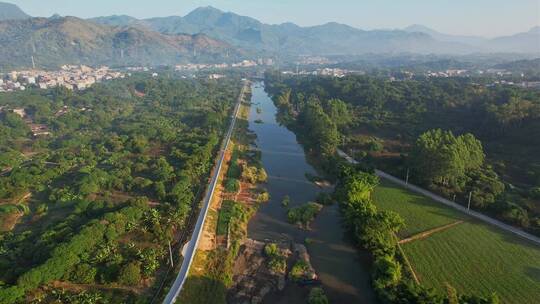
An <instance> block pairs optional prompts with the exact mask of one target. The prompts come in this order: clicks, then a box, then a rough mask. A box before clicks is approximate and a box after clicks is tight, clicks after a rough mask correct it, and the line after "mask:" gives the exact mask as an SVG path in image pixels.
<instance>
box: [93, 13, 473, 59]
mask: <svg viewBox="0 0 540 304" xmlns="http://www.w3.org/2000/svg"><path fill="white" fill-rule="evenodd" d="M92 21H94V22H97V23H101V24H116V25H120V24H121V25H130V24H133V23H136V24H137V25H139V26H144V27H148V28H151V29H153V30H156V31H159V32H161V33H169V34H170V33H187V34H195V33H204V34H206V35H208V36H210V37H212V38H215V39H220V40H224V41H227V42H228V43H230V44H233V45H236V46H238V47H242V48H246V49H250V50H257V51H267V52H279V53H285V54H293V55H299V54H302V55H303V54H316V55H350V54H366V53H381V52H382V53H402V52H411V53H422V54H427V53H466V52H470V48H469V47H468V46H464V45H462V44H459V43H452V42H446V41H437V40H435V39H433V38H432V37H431V36H430V35H427V34H425V33H418V32H412V33H411V32H406V31H402V30H373V31H363V30H360V29H357V28H353V27H350V26H348V25H344V24H339V23H327V24H324V25H319V26H312V27H301V26H298V25H296V24H293V23H283V24H279V25H270V24H264V23H262V22H260V21H258V20H256V19H253V18H250V17H245V16H240V15H237V14H234V13H231V12H223V11H221V10H218V9H216V8H213V7H201V8H198V9H196V10H194V11H193V12H191V13H189V14H188V15H186V16H184V17H178V16H173V17H163V18H151V19H145V20H138V21H137V20H133V18H131V17H129V18H126V17H119V16H111V17H100V18H95V19H92Z"/></svg>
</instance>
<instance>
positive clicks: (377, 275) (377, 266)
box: [373, 256, 401, 290]
mask: <svg viewBox="0 0 540 304" xmlns="http://www.w3.org/2000/svg"><path fill="white" fill-rule="evenodd" d="M373 268H374V271H373V278H374V279H375V282H374V285H375V288H377V289H379V290H381V289H386V288H388V287H392V286H395V285H397V284H398V283H399V282H400V280H401V265H400V264H399V263H398V262H397V261H396V260H395V259H393V258H392V257H390V256H383V257H379V258H377V259H376V260H375V263H374V265H373Z"/></svg>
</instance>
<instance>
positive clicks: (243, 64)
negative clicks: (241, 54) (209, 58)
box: [175, 58, 274, 71]
mask: <svg viewBox="0 0 540 304" xmlns="http://www.w3.org/2000/svg"><path fill="white" fill-rule="evenodd" d="M272 65H274V60H273V59H271V58H259V59H257V60H243V61H240V62H237V63H231V64H228V63H216V64H211V63H187V64H179V65H177V66H175V70H176V71H200V70H221V69H228V68H250V67H256V66H272Z"/></svg>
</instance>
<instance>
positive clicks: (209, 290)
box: [179, 93, 282, 304]
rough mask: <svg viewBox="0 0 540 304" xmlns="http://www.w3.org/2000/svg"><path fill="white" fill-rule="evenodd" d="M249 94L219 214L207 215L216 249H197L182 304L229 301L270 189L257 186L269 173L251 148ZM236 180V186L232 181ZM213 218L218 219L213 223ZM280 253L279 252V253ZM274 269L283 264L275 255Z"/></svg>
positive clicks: (233, 143)
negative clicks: (251, 226) (237, 266)
mask: <svg viewBox="0 0 540 304" xmlns="http://www.w3.org/2000/svg"><path fill="white" fill-rule="evenodd" d="M249 100H250V94H249V93H247V94H246V95H245V96H244V101H243V102H242V104H241V107H240V111H239V114H238V115H239V116H238V118H237V123H236V127H235V129H234V132H233V136H232V141H231V145H230V147H229V149H230V151H229V153H231V157H230V159H229V161H228V162H227V164H226V173H225V174H224V176H223V178H220V180H219V181H218V182H221V183H222V184H223V185H224V187H223V190H224V191H223V193H220V194H218V195H219V196H220V197H216V200H217V201H221V204H220V207H219V210H218V211H217V212H218V215H217V217H214V218H211V217H209V218H207V221H206V223H205V225H207V226H208V227H210V229H213V228H214V227H215V230H216V231H215V232H216V233H215V234H216V239H215V240H213V242H215V246H214V248H212V249H210V250H201V249H200V248H199V249H198V250H197V253H196V255H195V260H194V262H193V265H192V267H191V271H190V274H189V277H188V279H187V281H186V285H185V287H184V288H183V289H182V292H181V294H180V298H179V302H180V303H190V304H191V303H226V294H227V290H228V289H229V288H230V287H231V286H232V285H233V283H234V282H233V267H234V262H235V260H236V257H237V256H238V253H239V250H240V246H241V243H242V242H243V240H244V239H245V238H246V236H247V224H248V222H249V219H250V218H251V217H252V216H253V214H254V213H255V211H256V208H257V206H258V204H259V203H262V202H266V201H267V200H268V192H266V190H264V189H263V188H260V187H258V185H259V184H261V183H264V182H266V179H267V175H266V172H265V171H264V168H262V164H261V163H260V154H259V153H254V152H253V151H250V150H249V146H250V143H251V142H252V140H253V139H254V138H253V136H252V134H251V133H250V132H249V130H248V127H249V124H248V120H247V118H248V114H249V107H250V104H249V103H248V102H247V101H249ZM232 183H234V186H231V184H232ZM212 221H215V223H214V222H212ZM276 254H277V253H276ZM275 260H276V261H275V262H274V263H273V264H275V265H274V269H275V270H276V271H279V270H280V269H281V267H282V265H281V264H280V263H281V262H280V261H279V259H278V257H277V256H276V257H275Z"/></svg>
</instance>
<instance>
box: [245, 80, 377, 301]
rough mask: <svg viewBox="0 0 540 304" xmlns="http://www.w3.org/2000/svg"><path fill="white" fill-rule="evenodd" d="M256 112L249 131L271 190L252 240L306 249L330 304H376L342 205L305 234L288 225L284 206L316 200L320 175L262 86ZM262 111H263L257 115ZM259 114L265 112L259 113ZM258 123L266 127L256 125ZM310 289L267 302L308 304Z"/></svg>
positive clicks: (252, 226)
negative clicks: (287, 199) (315, 180)
mask: <svg viewBox="0 0 540 304" xmlns="http://www.w3.org/2000/svg"><path fill="white" fill-rule="evenodd" d="M252 92H253V96H252V103H253V105H252V107H251V111H250V117H249V127H250V129H251V130H252V131H253V132H254V133H255V134H257V141H256V144H257V148H258V149H260V150H261V152H262V163H263V166H264V168H265V170H266V172H267V173H268V176H269V178H268V183H267V184H266V188H267V189H268V192H269V193H270V197H271V199H270V201H269V202H268V203H265V204H263V205H262V206H261V207H260V208H259V210H258V211H257V213H256V215H255V216H254V217H253V218H252V220H251V221H250V223H249V226H248V236H249V237H250V238H252V239H256V240H260V241H280V240H293V241H295V242H298V243H304V241H305V239H306V238H310V239H311V240H312V242H310V244H308V245H307V248H308V251H309V253H310V255H311V262H312V264H313V267H314V268H315V269H316V271H317V274H318V275H319V278H320V279H321V283H322V287H323V288H324V290H325V291H326V294H327V296H328V298H329V300H330V303H375V296H374V294H373V291H372V289H371V287H370V269H369V265H370V261H369V256H368V254H367V253H366V252H362V251H359V250H357V249H356V248H355V247H353V245H352V244H351V243H350V242H349V241H348V240H347V239H346V233H345V230H344V227H343V225H342V222H341V215H340V213H339V209H338V206H337V205H334V206H329V207H325V208H324V209H323V211H322V212H321V213H320V214H319V215H318V217H317V218H316V220H315V221H314V223H312V225H311V230H310V231H304V230H302V229H300V228H298V227H296V226H294V225H291V224H289V223H288V222H287V214H286V212H287V210H286V208H284V207H282V206H281V201H282V200H283V198H284V197H285V195H288V196H289V197H290V198H291V203H290V205H289V206H290V207H294V206H298V205H301V204H304V203H306V202H308V201H313V200H314V199H315V197H316V196H317V193H318V192H320V191H321V189H320V188H319V187H317V186H316V185H314V184H313V183H311V182H309V181H308V180H307V178H306V173H310V174H314V175H316V172H315V170H314V169H313V167H312V166H310V165H309V164H308V163H307V160H306V156H305V154H304V150H303V148H302V146H301V145H300V144H299V143H298V142H297V140H296V135H295V134H294V133H293V132H291V131H290V130H288V129H287V128H286V127H284V126H281V125H279V123H278V122H277V121H276V113H277V109H276V107H275V106H274V103H273V102H272V100H271V99H270V97H269V96H268V95H267V94H266V92H265V91H264V87H263V85H262V84H261V83H255V84H254V85H253V87H252ZM257 108H259V109H261V110H262V111H257ZM257 112H260V113H257ZM256 120H257V121H258V122H259V120H260V121H261V122H262V123H256V122H255V121H256ZM306 292H307V288H301V287H298V286H295V285H294V284H288V286H287V288H286V289H285V290H284V291H283V292H281V293H278V294H273V295H270V296H269V297H270V298H271V299H270V300H268V299H267V301H266V302H267V303H305V294H306Z"/></svg>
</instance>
